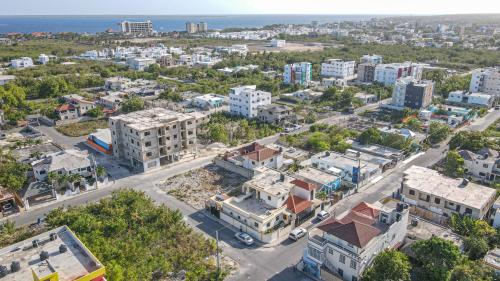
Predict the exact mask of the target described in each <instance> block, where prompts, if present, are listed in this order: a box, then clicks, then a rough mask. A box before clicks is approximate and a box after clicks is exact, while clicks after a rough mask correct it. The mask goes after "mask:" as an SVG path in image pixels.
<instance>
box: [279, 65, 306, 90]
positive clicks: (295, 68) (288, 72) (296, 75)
mask: <svg viewBox="0 0 500 281" xmlns="http://www.w3.org/2000/svg"><path fill="white" fill-rule="evenodd" d="M311 80H312V64H311V63H309V62H301V63H294V64H287V65H285V73H283V82H284V83H285V84H298V85H302V86H308V85H309V84H310V83H311Z"/></svg>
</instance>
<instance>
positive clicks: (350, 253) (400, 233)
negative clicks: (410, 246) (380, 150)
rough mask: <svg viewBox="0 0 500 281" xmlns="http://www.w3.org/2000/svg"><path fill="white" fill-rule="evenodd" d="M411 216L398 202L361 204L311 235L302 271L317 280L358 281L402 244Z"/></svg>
mask: <svg viewBox="0 0 500 281" xmlns="http://www.w3.org/2000/svg"><path fill="white" fill-rule="evenodd" d="M408 216H409V211H408V205H407V204H404V203H399V202H397V201H395V200H389V201H388V202H386V203H385V204H381V203H379V202H377V203H376V204H373V205H372V204H368V203H366V202H361V203H359V204H358V205H356V206H355V207H354V208H352V209H351V210H349V211H346V212H344V213H342V214H340V215H338V216H337V217H336V218H330V219H328V220H326V221H325V222H323V223H322V224H320V225H319V226H318V227H317V228H316V229H313V230H312V231H310V232H309V238H308V241H307V246H306V249H305V250H304V254H303V258H302V262H301V263H300V264H299V269H301V270H302V271H304V272H306V273H308V274H310V275H312V276H314V277H315V278H316V279H318V280H345V281H358V280H360V279H361V275H362V274H363V272H364V270H365V269H366V268H368V267H369V266H370V265H371V263H372V262H373V259H374V258H375V256H376V255H377V254H379V253H381V252H382V251H384V250H386V249H393V248H397V247H398V246H400V245H401V244H402V243H403V241H404V238H405V235H406V228H407V225H408Z"/></svg>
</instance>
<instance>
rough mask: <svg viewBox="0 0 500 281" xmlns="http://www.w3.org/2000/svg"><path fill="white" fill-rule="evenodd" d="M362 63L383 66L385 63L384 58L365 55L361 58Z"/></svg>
mask: <svg viewBox="0 0 500 281" xmlns="http://www.w3.org/2000/svg"><path fill="white" fill-rule="evenodd" d="M359 61H360V63H369V64H381V63H382V62H383V58H382V56H379V55H375V54H373V55H363V56H362V57H361V58H360V60H359Z"/></svg>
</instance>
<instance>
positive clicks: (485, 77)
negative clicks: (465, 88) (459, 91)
mask: <svg viewBox="0 0 500 281" xmlns="http://www.w3.org/2000/svg"><path fill="white" fill-rule="evenodd" d="M469 91H470V92H472V93H477V92H480V93H485V94H489V95H496V96H499V95H500V67H496V68H495V67H490V68H485V69H476V70H474V71H473V72H472V78H471V81H470V87H469Z"/></svg>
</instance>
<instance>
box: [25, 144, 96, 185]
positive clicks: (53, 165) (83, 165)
mask: <svg viewBox="0 0 500 281" xmlns="http://www.w3.org/2000/svg"><path fill="white" fill-rule="evenodd" d="M31 166H32V168H33V173H34V175H35V179H37V180H38V181H45V180H46V179H47V177H48V174H49V173H50V172H55V173H57V174H59V175H72V174H78V175H81V176H82V177H89V176H93V171H94V163H93V161H92V159H91V157H90V155H89V154H88V153H86V152H82V151H79V150H75V149H68V150H63V151H58V152H56V153H52V154H48V155H47V156H45V157H44V158H42V159H40V160H36V161H34V162H32V163H31Z"/></svg>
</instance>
